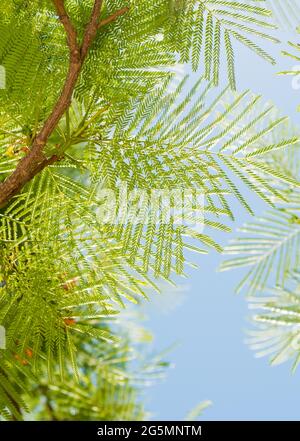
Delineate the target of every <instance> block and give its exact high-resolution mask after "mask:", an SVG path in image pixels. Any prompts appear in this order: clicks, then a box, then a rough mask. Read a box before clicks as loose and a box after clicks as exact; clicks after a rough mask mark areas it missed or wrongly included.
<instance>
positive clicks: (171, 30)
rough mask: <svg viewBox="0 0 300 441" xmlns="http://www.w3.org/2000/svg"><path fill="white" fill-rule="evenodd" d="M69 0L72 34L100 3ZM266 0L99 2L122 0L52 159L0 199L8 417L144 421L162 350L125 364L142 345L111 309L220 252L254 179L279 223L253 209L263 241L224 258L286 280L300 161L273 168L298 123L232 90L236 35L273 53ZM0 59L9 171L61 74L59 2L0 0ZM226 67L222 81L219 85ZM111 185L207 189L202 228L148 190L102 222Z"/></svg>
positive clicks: (1, 153) (293, 254)
mask: <svg viewBox="0 0 300 441" xmlns="http://www.w3.org/2000/svg"><path fill="white" fill-rule="evenodd" d="M65 3H66V7H67V10H68V13H69V14H70V18H71V20H72V22H73V24H74V26H76V28H77V29H78V35H79V38H80V37H82V35H83V32H84V29H85V25H86V23H87V22H88V20H89V17H90V14H91V10H92V6H93V1H92V0H88V1H84V2H82V1H79V0H68V1H66V2H65ZM266 3H267V2H265V1H250V0H240V1H239V2H235V1H229V0H211V1H208V0H207V1H206V0H156V1H155V2H153V1H150V0H130V1H123V0H106V1H104V2H103V10H102V18H103V17H108V16H110V15H111V14H113V13H114V11H116V10H117V9H119V8H122V7H124V6H129V11H128V13H127V14H124V15H123V16H121V17H119V18H118V19H117V20H115V21H114V22H113V23H111V24H109V25H108V26H104V27H103V28H100V29H99V31H98V34H97V37H96V40H95V42H94V44H93V46H92V47H91V50H90V53H89V55H88V58H87V60H86V63H85V65H84V68H83V71H82V73H81V76H80V79H79V82H78V84H77V86H76V89H75V91H74V95H73V100H72V104H71V106H70V108H69V109H68V111H67V112H66V114H65V115H64V117H63V118H62V119H61V121H60V123H59V124H58V125H57V127H56V128H55V130H54V132H53V133H52V135H51V137H50V139H49V142H48V143H47V148H46V154H47V156H48V157H49V158H50V157H51V156H52V155H53V154H55V155H58V156H59V157H60V161H58V162H56V163H55V164H53V165H51V166H49V167H47V168H46V169H45V170H44V171H43V172H42V173H40V174H39V175H37V176H36V177H35V178H34V179H33V180H32V181H31V182H29V183H28V184H27V185H26V187H25V188H24V189H23V191H22V192H21V193H20V194H18V195H16V196H15V197H14V198H13V199H12V200H11V201H10V202H9V204H7V205H6V206H5V207H3V208H1V209H0V259H1V260H0V276H1V280H0V285H1V288H0V324H1V325H2V326H4V327H5V329H6V344H7V349H6V350H5V351H1V356H0V378H1V381H0V412H1V415H2V418H5V419H22V418H27V416H26V415H27V412H29V413H30V412H31V413H33V415H34V416H35V418H38V419H50V420H61V419H97V420H101V419H103V420H114V419H127V420H130V419H143V418H146V416H147V414H146V413H145V411H144V409H143V406H142V404H141V401H140V392H141V391H140V389H141V384H143V381H142V379H143V377H145V376H146V379H148V377H149V375H150V376H152V375H154V377H155V376H157V375H158V376H160V374H161V369H162V368H163V367H164V363H163V362H161V361H157V360H156V359H154V360H150V361H148V362H147V363H146V364H144V365H143V364H142V365H141V366H138V367H137V368H136V366H135V363H134V359H135V358H139V357H138V354H139V353H140V352H143V349H140V348H138V349H136V350H135V349H134V348H135V341H134V338H133V337H132V336H130V335H127V334H126V332H125V331H124V329H123V327H122V326H121V325H116V320H117V317H118V316H119V314H120V311H122V310H123V309H124V308H125V307H126V306H127V305H128V303H129V302H133V303H139V302H140V301H141V300H142V299H144V298H146V299H147V298H148V296H149V293H150V292H151V291H155V290H158V287H157V279H161V278H163V279H166V280H168V281H170V282H172V280H173V279H174V276H175V275H184V274H185V268H186V265H191V263H190V262H187V261H186V259H187V256H188V254H187V253H189V252H190V251H192V252H199V253H207V252H208V251H209V250H210V249H215V250H217V251H219V252H220V251H222V247H221V245H220V244H219V243H217V242H216V241H215V240H214V238H213V234H214V232H215V231H223V232H228V231H229V230H230V227H229V223H230V222H232V221H233V220H234V219H235V214H236V213H235V211H236V208H234V207H236V202H238V203H239V204H240V206H241V207H243V208H244V209H245V210H246V211H248V212H249V213H251V214H253V208H252V207H251V206H250V205H249V203H248V202H247V192H248V191H252V192H255V193H256V194H257V195H258V197H260V198H261V199H263V200H264V201H265V202H266V203H267V204H269V205H270V206H271V207H272V209H273V212H272V213H273V214H272V221H269V217H267V218H266V219H264V220H262V221H257V222H261V223H263V224H264V225H265V224H266V227H265V228H264V229H262V228H260V237H259V238H258V239H257V238H254V239H248V238H247V239H246V240H245V241H243V242H241V241H239V242H238V243H237V244H235V245H233V248H231V252H232V253H233V252H234V253H236V252H238V253H239V252H240V251H243V253H245V254H246V256H245V257H239V258H238V260H236V261H234V262H228V263H225V264H224V268H225V269H227V268H230V267H231V266H236V265H245V264H251V265H252V266H253V270H251V273H249V276H248V280H250V281H251V283H252V287H253V289H254V290H257V289H258V286H261V284H262V280H264V281H266V280H267V278H268V275H269V273H270V270H271V267H272V266H273V264H274V261H275V260H276V259H277V260H278V262H279V266H278V280H279V281H280V282H281V281H283V280H284V279H285V275H286V274H287V271H288V270H292V269H295V265H296V263H297V262H298V260H299V246H298V241H297V237H298V236H297V235H298V232H299V225H300V224H299V222H298V220H299V218H298V217H297V214H296V211H293V210H294V209H293V210H292V209H290V208H286V207H287V205H288V204H289V203H290V201H291V200H292V198H295V199H293V203H294V204H296V199H297V197H298V196H299V190H298V187H299V183H298V174H297V171H298V169H295V168H294V167H296V166H295V161H292V163H293V166H292V167H290V164H287V165H286V167H284V168H283V167H282V166H278V164H279V162H280V163H281V161H282V160H283V159H284V158H286V156H287V153H286V152H287V151H291V152H295V150H296V149H297V148H298V147H299V144H298V136H297V133H296V134H295V133H293V132H292V131H291V130H286V128H287V122H286V118H284V117H282V116H278V114H276V112H275V110H274V107H273V106H269V105H268V104H266V105H264V104H263V99H262V98H261V97H260V96H256V95H254V94H252V93H251V92H250V91H247V92H243V93H237V92H236V91H235V89H236V88H237V78H236V73H235V58H236V57H235V54H236V43H237V44H240V43H241V44H243V45H245V46H247V47H248V48H249V50H252V51H254V52H255V53H256V54H257V56H258V57H262V58H263V59H265V60H266V61H267V62H271V63H274V62H275V61H274V60H273V58H272V57H271V56H270V55H269V54H268V44H273V43H277V42H278V40H277V39H276V37H275V36H274V35H273V31H274V29H275V28H276V25H275V22H274V20H273V17H272V12H271V11H270V10H269V9H268V7H267V5H266ZM237 47H238V46H237ZM178 63H185V64H187V65H190V66H191V68H192V69H194V70H195V71H196V70H197V72H198V73H199V76H198V78H199V79H198V80H197V81H196V82H195V83H194V84H192V85H191V86H190V85H188V77H185V78H184V79H183V80H182V81H181V82H180V83H176V84H175V85H174V73H173V69H174V67H176V66H177V65H178ZM0 64H1V65H3V66H4V67H5V69H6V74H7V84H6V88H5V89H4V90H0V102H1V107H0V122H1V124H0V182H2V181H4V180H5V179H6V178H7V177H8V176H9V175H10V174H11V173H12V172H13V170H14V169H15V167H16V165H17V163H18V162H19V161H20V159H21V158H22V156H24V155H25V154H26V151H27V149H30V146H31V144H32V142H33V140H34V138H35V137H36V135H37V133H38V132H39V130H40V129H41V127H42V126H43V123H44V121H45V118H46V117H47V115H48V114H49V113H50V111H51V109H52V108H53V106H54V104H55V102H56V100H57V98H58V96H59V94H60V92H61V88H62V85H63V82H64V80H65V77H66V74H67V70H68V64H69V59H68V47H67V44H66V36H65V33H64V29H63V27H62V26H61V23H60V22H59V20H58V17H57V16H56V14H55V10H54V8H53V2H52V1H50V0H40V1H37V2H31V1H27V0H15V1H14V2H12V1H10V0H2V3H1V11H0ZM223 71H227V78H228V87H226V88H225V89H223V88H219V89H216V88H214V87H216V86H218V85H219V82H220V75H221V73H222V72H223ZM287 148H289V149H288V150H287ZM291 154H292V153H291ZM122 183H126V186H127V188H128V190H130V191H134V190H136V189H142V190H144V191H145V194H146V195H148V194H149V193H150V192H151V190H152V189H153V188H158V189H164V190H167V191H171V190H174V188H177V189H184V188H187V187H188V188H191V189H192V190H193V191H195V192H196V191H198V192H199V191H200V192H201V193H202V194H203V195H204V199H205V204H204V207H200V208H201V209H202V211H203V222H204V226H205V232H198V231H197V230H196V229H193V228H191V227H190V226H189V225H188V223H186V224H183V225H178V223H177V222H176V218H175V217H174V216H171V217H170V219H169V220H168V222H164V220H163V219H162V216H161V211H160V210H158V211H157V213H156V214H155V219H154V221H155V222H150V223H149V222H146V221H145V219H146V215H147V210H148V208H147V207H148V206H147V205H146V204H145V205H142V207H141V213H142V217H141V220H140V221H139V222H138V223H136V222H134V219H132V218H131V217H130V216H129V217H127V218H126V219H124V220H123V221H122V222H120V223H118V224H116V225H114V224H110V223H103V222H101V219H100V218H99V215H98V212H99V207H101V204H102V203H103V201H102V200H101V191H102V190H103V189H107V188H109V189H110V190H112V191H114V192H115V193H117V192H118V191H119V189H120V185H121V184H122ZM298 201H299V199H298ZM280 204H281V205H282V204H283V205H284V207H285V208H282V209H280V210H281V211H280V210H279V211H278V210H277V209H276V207H277V206H278V205H280ZM288 207H289V205H288ZM143 216H144V217H143ZM282 225H284V227H282ZM248 228H249V229H250V230H251V228H253V229H254V230H256V226H254V227H251V226H250V227H248ZM276 229H278V230H279V232H277V231H276ZM253 249H254V250H255V251H254V253H253ZM295 296H296V295H295ZM295 298H296V297H295ZM292 301H293V299H291V302H292ZM295 301H296V300H295ZM285 306H286V308H288V309H290V308H294V304H292V306H290V303H289V304H288V305H285ZM295 308H296V306H295ZM271 313H272V312H271ZM146 340H147V339H146ZM144 343H145V342H144ZM132 363H133V365H134V367H133V366H132ZM199 409H200V408H199ZM201 409H202V407H201Z"/></svg>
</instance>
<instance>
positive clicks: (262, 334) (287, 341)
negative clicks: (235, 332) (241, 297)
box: [247, 273, 300, 370]
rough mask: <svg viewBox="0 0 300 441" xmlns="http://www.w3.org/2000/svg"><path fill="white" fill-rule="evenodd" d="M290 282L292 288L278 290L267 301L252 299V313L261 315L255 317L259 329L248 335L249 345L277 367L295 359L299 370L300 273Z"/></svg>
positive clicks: (266, 298) (295, 366) (294, 365)
mask: <svg viewBox="0 0 300 441" xmlns="http://www.w3.org/2000/svg"><path fill="white" fill-rule="evenodd" d="M290 280H291V281H292V286H291V287H289V288H279V287H278V288H275V289H272V290H270V293H269V295H268V296H267V297H264V298H260V299H258V298H250V299H249V302H250V303H249V307H250V309H251V310H253V309H254V310H257V311H258V312H257V314H256V315H253V317H252V322H253V325H254V326H255V327H256V329H253V330H251V331H249V332H248V336H249V337H248V339H247V342H248V343H249V345H250V347H251V348H252V349H253V350H254V351H255V352H256V354H257V357H263V356H269V357H270V362H271V364H273V365H277V364H280V363H283V362H285V361H287V360H290V359H293V370H295V369H296V368H297V366H298V364H299V361H300V345H299V343H300V291H299V281H300V278H299V273H294V274H293V275H292V277H291V279H290ZM289 285H291V283H289ZM295 285H296V288H295Z"/></svg>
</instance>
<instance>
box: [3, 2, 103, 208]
mask: <svg viewBox="0 0 300 441" xmlns="http://www.w3.org/2000/svg"><path fill="white" fill-rule="evenodd" d="M53 4H54V6H55V9H56V12H57V14H58V17H59V20H60V21H61V23H62V25H63V26H64V28H65V31H66V34H67V42H68V47H69V50H70V64H69V70H68V74H67V78H66V80H65V83H64V86H63V89H62V92H61V94H60V97H59V98H58V100H57V102H56V104H55V106H54V108H53V110H52V112H51V114H50V115H49V117H48V118H47V120H46V121H45V123H44V125H43V127H42V129H41V131H40V132H39V133H38V134H37V136H36V137H35V139H34V141H33V143H32V146H31V150H30V152H29V153H28V154H27V155H26V156H25V157H24V158H23V159H22V160H21V161H20V162H19V164H18V165H17V167H16V169H15V170H14V172H13V173H12V174H11V175H10V176H9V177H8V178H7V179H6V180H5V181H4V182H3V183H2V184H0V207H3V206H4V205H6V203H7V202H8V201H9V200H10V199H11V198H12V197H13V196H15V195H16V194H18V193H19V192H20V191H21V190H22V188H23V187H24V185H25V184H26V183H27V182H29V181H30V180H31V179H33V178H34V176H36V175H37V174H38V173H40V172H41V171H42V170H43V169H44V168H45V167H47V166H48V165H50V164H53V163H54V162H55V161H56V160H57V159H58V157H57V156H55V155H53V156H52V157H51V158H50V159H48V158H47V157H46V156H45V154H44V152H43V150H44V147H45V146H46V144H47V141H48V139H49V137H50V136H51V134H52V133H53V131H54V129H55V127H56V126H57V124H58V123H59V121H60V120H61V118H62V116H63V115H64V113H65V112H66V110H67V109H68V108H69V107H70V105H71V100H72V95H73V91H74V88H75V86H76V83H77V81H78V78H79V75H80V72H81V69H82V66H83V63H84V60H85V57H86V55H87V53H88V50H89V48H90V46H91V44H92V43H93V41H94V39H95V37H96V34H97V29H98V25H99V18H100V13H101V7H102V0H95V3H94V7H93V11H92V14H91V20H90V22H89V24H88V25H87V28H86V31H85V34H84V37H83V43H82V46H81V48H80V46H79V45H78V42H77V32H76V30H75V28H74V27H73V24H72V22H71V20H70V17H69V15H68V14H67V11H66V9H65V1H64V0H53Z"/></svg>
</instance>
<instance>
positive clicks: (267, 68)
mask: <svg viewBox="0 0 300 441" xmlns="http://www.w3.org/2000/svg"><path fill="white" fill-rule="evenodd" d="M299 2H300V0H299ZM279 35H280V37H281V39H282V41H287V40H293V41H294V42H296V41H297V38H298V40H300V36H299V35H297V34H296V33H294V34H291V33H288V32H284V33H283V32H282V33H280V34H279ZM267 47H269V52H271V53H272V55H273V56H274V57H276V58H277V59H278V65H277V66H275V67H274V66H271V65H268V64H267V63H266V62H265V61H263V60H260V59H259V58H258V57H257V56H256V55H255V54H253V53H251V52H250V51H249V50H247V49H246V48H243V46H241V45H240V44H238V46H237V47H236V49H237V52H236V53H237V57H236V67H237V78H238V90H239V91H240V92H242V91H244V90H245V89H249V88H250V89H251V90H252V91H253V92H255V93H257V94H262V95H263V96H264V97H265V99H266V100H271V101H273V102H274V103H275V104H276V105H277V106H278V108H279V109H280V110H281V111H282V113H284V114H287V115H290V117H291V118H292V120H293V121H294V122H295V123H296V124H297V122H298V121H300V114H298V113H297V112H296V108H297V106H298V104H300V90H294V89H293V88H292V79H291V77H282V76H278V75H277V74H276V73H277V72H278V71H280V70H283V69H286V68H287V69H291V68H293V66H294V65H295V64H296V63H295V62H294V61H293V60H291V59H288V58H285V57H282V56H281V55H280V51H281V50H282V49H283V46H282V45H281V46H280V45H276V46H267ZM299 64H300V63H299ZM299 83H300V81H299ZM248 200H249V201H250V204H251V205H252V207H254V208H255V211H256V213H257V214H262V213H263V211H264V209H265V208H266V206H265V205H264V203H262V202H261V201H260V200H258V199H257V198H256V197H255V196H253V195H252V194H250V193H249V194H248ZM236 208H237V210H238V211H237V213H238V217H237V220H236V223H235V225H232V227H233V230H235V229H236V228H237V226H239V225H241V224H242V223H244V222H245V221H247V220H250V216H249V215H247V214H246V213H245V212H244V211H243V210H242V209H240V208H239V207H237V206H236ZM234 234H235V233H234V231H233V233H232V235H230V234H223V235H222V236H221V237H220V238H221V242H222V243H223V244H224V245H225V244H226V243H227V242H228V240H229V239H230V237H233V236H234ZM223 258H224V257H223V256H220V255H218V254H217V253H214V252H211V253H210V254H209V255H208V256H203V255H197V254H195V255H194V256H193V262H195V263H197V264H198V265H199V269H197V270H189V271H188V275H189V278H188V279H181V280H180V283H179V285H178V288H177V289H176V290H173V289H171V290H170V288H169V287H166V288H165V289H164V290H163V294H162V295H160V296H158V295H153V296H152V298H151V302H150V303H149V304H148V303H147V304H146V303H145V305H144V306H143V310H144V312H145V313H146V314H147V316H148V320H147V322H146V323H145V324H146V326H147V327H148V328H149V329H150V330H152V332H153V333H154V336H155V340H154V348H155V350H156V351H159V350H164V349H165V348H167V347H169V346H171V345H172V344H173V343H176V344H177V346H176V347H175V348H174V349H172V351H171V352H170V353H169V354H168V355H167V356H166V358H167V359H168V360H169V361H170V362H171V363H172V364H173V365H174V367H173V368H172V369H170V370H169V371H168V373H167V377H166V379H165V380H164V381H162V382H159V383H158V384H156V385H155V386H154V387H151V388H149V389H147V391H146V405H147V408H148V409H149V410H150V411H151V413H152V415H153V416H152V419H153V420H181V419H183V418H184V417H185V415H186V414H187V412H188V411H190V410H191V409H192V408H193V407H194V406H196V405H197V404H198V403H199V402H201V401H203V400H211V401H212V402H213V405H212V406H211V407H210V408H208V409H207V410H206V411H205V414H204V416H203V417H202V419H204V420H299V419H300V384H299V383H300V370H299V369H298V371H297V372H296V373H295V374H294V375H292V374H291V371H290V365H289V364H288V363H286V364H283V365H280V366H276V367H271V366H270V365H269V363H268V359H267V358H259V359H257V358H255V357H254V353H253V351H252V350H250V349H249V348H248V347H247V345H246V344H245V330H246V329H247V327H248V322H247V317H248V315H249V314H248V309H247V302H246V301H245V298H244V297H243V296H242V295H236V294H235V293H234V290H235V287H236V285H237V283H238V281H239V280H240V279H241V276H242V275H243V274H244V271H242V270H239V271H237V270H236V271H231V272H225V273H220V272H219V273H218V272H217V269H218V267H219V265H220V262H221V260H222V259H223Z"/></svg>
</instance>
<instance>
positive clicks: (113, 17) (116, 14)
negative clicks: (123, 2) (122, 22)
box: [98, 6, 129, 28]
mask: <svg viewBox="0 0 300 441" xmlns="http://www.w3.org/2000/svg"><path fill="white" fill-rule="evenodd" d="M128 11H129V8H128V6H126V7H125V8H122V9H119V10H118V11H116V12H114V13H113V14H111V15H110V16H109V17H107V18H104V19H103V20H101V21H100V23H99V26H98V28H101V27H102V26H105V25H107V24H109V23H111V22H113V21H115V20H116V19H117V18H118V17H121V16H122V15H124V14H126V12H128Z"/></svg>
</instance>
